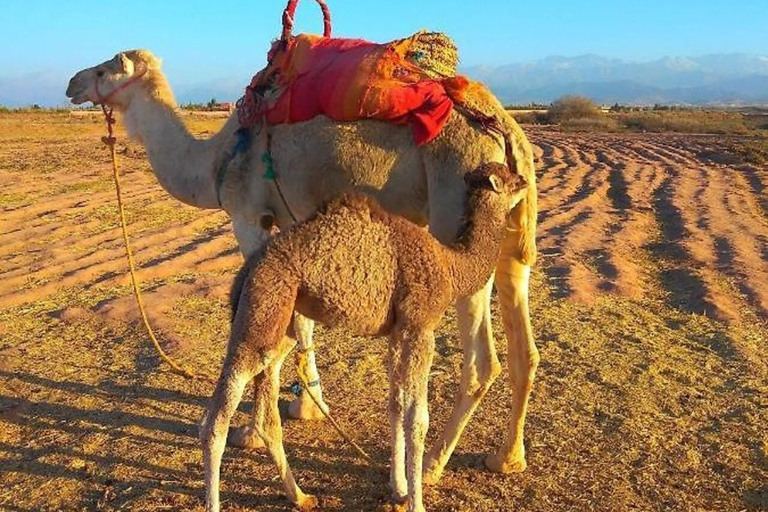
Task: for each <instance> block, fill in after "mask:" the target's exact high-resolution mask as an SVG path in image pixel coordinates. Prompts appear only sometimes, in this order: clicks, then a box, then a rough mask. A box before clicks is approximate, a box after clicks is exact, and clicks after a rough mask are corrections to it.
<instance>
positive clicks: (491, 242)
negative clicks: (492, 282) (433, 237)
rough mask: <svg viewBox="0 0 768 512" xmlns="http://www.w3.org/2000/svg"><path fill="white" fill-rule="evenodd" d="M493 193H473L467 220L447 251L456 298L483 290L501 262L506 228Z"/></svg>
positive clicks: (469, 201) (467, 210)
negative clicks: (500, 256)
mask: <svg viewBox="0 0 768 512" xmlns="http://www.w3.org/2000/svg"><path fill="white" fill-rule="evenodd" d="M490 194H491V192H488V191H474V192H473V193H471V194H470V196H469V197H468V198H467V201H466V206H465V208H466V211H465V214H466V218H465V220H464V225H463V226H462V227H461V229H460V230H459V234H458V237H457V240H456V242H455V243H454V244H451V246H449V247H447V248H446V251H447V253H448V258H447V260H448V261H449V262H450V264H451V275H452V276H453V294H454V297H456V298H460V297H466V296H468V295H471V294H473V293H475V292H476V291H478V290H479V289H481V288H482V287H483V286H484V285H485V283H487V282H488V278H489V277H490V276H491V273H492V272H493V269H494V268H495V267H496V261H497V260H498V258H499V251H500V250H501V242H502V240H503V238H504V226H505V224H506V220H505V215H504V209H503V207H501V206H500V205H499V204H498V201H499V200H500V199H499V198H498V197H491V196H490Z"/></svg>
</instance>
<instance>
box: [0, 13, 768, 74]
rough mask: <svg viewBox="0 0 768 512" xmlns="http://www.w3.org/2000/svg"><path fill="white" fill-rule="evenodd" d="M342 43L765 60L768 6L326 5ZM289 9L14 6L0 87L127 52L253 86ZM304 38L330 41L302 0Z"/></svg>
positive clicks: (1, 48) (1, 45)
mask: <svg viewBox="0 0 768 512" xmlns="http://www.w3.org/2000/svg"><path fill="white" fill-rule="evenodd" d="M327 1H328V3H329V5H330V8H331V12H332V16H333V24H334V30H335V35H338V36H350V37H363V38H366V39H370V40H375V41H386V40H390V39H394V38H397V37H403V36H406V35H409V34H411V33H412V32H415V31H417V30H419V29H430V30H439V31H444V32H446V33H448V34H449V35H450V36H452V37H453V38H454V39H455V40H456V42H457V43H458V45H459V49H460V55H461V60H462V63H463V64H465V65H475V64H506V63H511V62H520V61H531V60H536V59H539V58H543V57H546V56H549V55H566V56H573V55H579V54H584V53H595V54H600V55H604V56H608V57H618V58H622V59H628V60H651V59H655V58H660V57H663V56H667V55H675V56H693V55H701V54H707V53H731V52H744V53H752V54H758V53H760V54H765V53H768V30H767V29H766V27H768V2H766V1H765V0H730V1H722V0H699V1H689V0H666V1H662V0H614V1H608V0H598V1H581V2H578V1H566V0H538V1H526V2H521V1H515V0H465V1H462V2H459V1H454V0H442V1H438V0H327ZM284 5H285V0H217V1H210V0H208V1H202V0H188V1H184V2H170V1H163V0H129V1H127V2H124V1H115V0H112V1H104V0H100V1H94V0H82V1H78V0H70V1H61V0H56V1H54V0H5V1H4V2H2V6H0V18H2V20H3V30H2V31H0V78H6V79H7V78H15V77H21V76H24V75H27V74H30V73H37V72H46V73H47V75H48V76H61V77H63V79H64V80H66V78H68V77H69V76H70V75H71V74H72V73H73V72H74V71H77V70H79V69H81V68H83V67H88V66H91V65H94V64H96V63H98V62H101V61H103V60H106V59H108V58H110V57H111V56H112V55H114V54H115V53H116V52H118V51H120V50H126V49H131V48H147V49H150V50H152V51H153V52H154V53H155V54H157V55H159V56H161V57H162V58H163V59H164V70H165V72H166V74H167V75H168V77H169V79H170V81H171V84H172V85H177V84H190V83H197V82H205V81H211V80H218V79H225V80H238V81H242V82H246V81H247V79H248V78H249V77H250V76H251V75H252V74H253V72H254V71H255V70H256V69H258V68H260V67H261V66H262V65H263V64H264V54H265V52H266V49H267V48H268V45H269V41H270V40H271V39H272V38H274V37H276V36H277V35H278V34H279V31H280V14H281V11H282V9H283V8H284ZM297 28H298V31H300V32H318V31H320V30H321V23H320V12H319V9H318V7H317V5H315V3H314V1H312V0H303V1H302V2H301V3H300V5H299V11H298V14H297Z"/></svg>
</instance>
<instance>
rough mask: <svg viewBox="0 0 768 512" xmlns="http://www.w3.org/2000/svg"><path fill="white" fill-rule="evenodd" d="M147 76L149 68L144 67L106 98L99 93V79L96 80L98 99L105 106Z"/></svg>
mask: <svg viewBox="0 0 768 512" xmlns="http://www.w3.org/2000/svg"><path fill="white" fill-rule="evenodd" d="M146 74H147V66H143V67H142V69H141V70H140V71H139V72H138V73H134V75H133V76H132V77H131V78H129V79H128V80H127V81H125V82H124V83H122V84H120V85H118V86H117V87H115V88H114V89H112V91H110V92H109V94H107V95H106V96H102V95H101V92H100V91H99V79H98V78H96V85H95V89H96V98H97V99H98V101H99V103H100V104H101V105H104V104H105V103H106V102H108V101H109V100H111V99H112V97H113V96H114V95H115V94H117V93H119V92H120V91H124V90H125V89H127V88H128V87H130V86H131V85H133V84H134V83H136V82H137V81H138V80H139V79H140V78H141V77H143V76H144V75H146Z"/></svg>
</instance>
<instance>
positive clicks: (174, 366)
mask: <svg viewBox="0 0 768 512" xmlns="http://www.w3.org/2000/svg"><path fill="white" fill-rule="evenodd" d="M101 111H102V112H103V113H104V119H105V121H106V123H107V136H105V137H102V138H101V140H102V142H104V144H106V145H107V146H109V153H110V155H111V157H112V177H113V178H114V181H115V191H116V193H117V210H118V213H119V215H120V227H121V228H122V232H123V242H124V243H125V256H126V258H127V260H128V269H129V270H130V274H131V284H132V286H133V295H134V297H136V304H137V305H138V307H139V313H140V314H141V320H142V322H143V323H144V327H146V329H147V333H149V338H150V339H151V340H152V345H154V347H155V350H156V351H157V353H158V355H160V358H161V359H162V360H163V361H165V362H166V363H168V366H170V367H171V372H172V373H175V374H177V375H181V376H182V377H186V378H188V379H194V380H200V381H204V382H215V380H214V379H212V378H211V377H208V376H203V375H197V374H195V373H192V372H191V371H189V370H187V369H186V368H184V367H183V366H181V365H179V364H178V363H176V362H175V361H174V360H173V359H171V358H170V357H168V354H166V353H165V351H164V350H163V347H161V346H160V343H159V342H158V341H157V337H156V336H155V332H154V331H153V330H152V326H151V325H150V324H149V317H148V316H147V310H146V309H145V307H144V299H143V297H142V295H141V288H139V280H138V278H137V277H136V264H135V261H134V258H133V251H132V250H131V243H130V241H129V239H128V224H127V222H126V220H125V209H124V208H123V197H122V191H121V188H120V173H119V171H118V169H117V154H116V152H115V143H116V142H117V139H116V138H115V135H114V130H113V126H114V124H115V117H114V115H113V111H112V108H107V106H106V105H105V104H104V103H101Z"/></svg>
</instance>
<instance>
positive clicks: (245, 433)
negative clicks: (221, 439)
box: [227, 386, 264, 450]
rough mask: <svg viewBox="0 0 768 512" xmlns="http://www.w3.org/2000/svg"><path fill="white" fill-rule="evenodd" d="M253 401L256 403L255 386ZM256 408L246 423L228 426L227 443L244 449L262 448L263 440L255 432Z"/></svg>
mask: <svg viewBox="0 0 768 512" xmlns="http://www.w3.org/2000/svg"><path fill="white" fill-rule="evenodd" d="M253 402H254V403H256V387H255V386H254V388H253ZM255 411H256V408H255V407H254V412H253V413H251V418H250V421H249V422H248V425H244V426H242V427H230V429H229V434H228V435H227V444H228V445H229V446H235V447H237V448H243V449H246V450H256V449H258V448H264V441H262V440H261V438H260V437H259V435H258V434H257V433H256V412H255Z"/></svg>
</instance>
